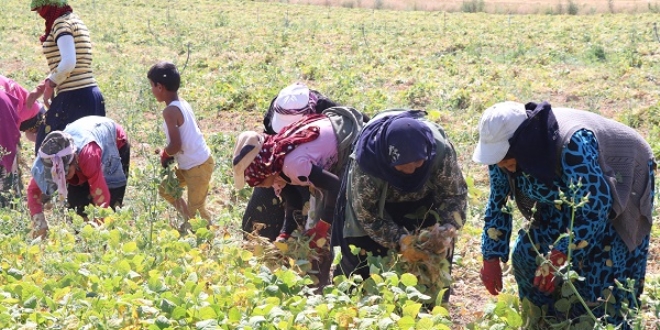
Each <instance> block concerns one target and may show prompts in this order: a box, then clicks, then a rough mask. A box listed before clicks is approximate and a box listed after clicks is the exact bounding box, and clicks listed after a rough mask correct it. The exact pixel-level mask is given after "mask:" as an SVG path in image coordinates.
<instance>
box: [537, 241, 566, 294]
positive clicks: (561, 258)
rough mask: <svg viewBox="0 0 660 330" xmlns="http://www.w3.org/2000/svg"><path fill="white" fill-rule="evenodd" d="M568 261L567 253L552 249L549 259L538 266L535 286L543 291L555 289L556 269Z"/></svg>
mask: <svg viewBox="0 0 660 330" xmlns="http://www.w3.org/2000/svg"><path fill="white" fill-rule="evenodd" d="M565 262H566V255H565V254H564V253H562V252H560V251H558V250H552V251H550V256H549V257H548V260H547V261H544V262H543V263H542V264H541V265H540V266H539V267H538V268H536V274H535V276H534V286H535V287H537V288H538V289H539V290H540V291H541V292H545V293H550V292H552V291H555V282H556V281H557V277H556V276H555V269H556V268H559V267H561V266H562V265H563V264H564V263H565Z"/></svg>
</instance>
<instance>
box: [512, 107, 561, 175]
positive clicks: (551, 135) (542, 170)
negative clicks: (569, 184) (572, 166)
mask: <svg viewBox="0 0 660 330" xmlns="http://www.w3.org/2000/svg"><path fill="white" fill-rule="evenodd" d="M525 109H526V110H527V119H526V120H525V121H523V122H522V124H520V126H519V127H518V129H517V130H516V132H515V133H513V136H512V137H511V139H509V144H510V147H509V151H508V153H507V156H508V157H514V158H515V159H516V161H517V162H518V166H519V167H520V168H521V169H522V170H523V171H524V172H526V173H528V174H530V175H532V176H534V177H535V178H537V179H539V180H540V181H541V182H543V183H544V184H546V185H547V186H548V187H550V188H552V187H554V184H553V180H554V178H555V177H556V168H557V144H558V143H559V126H558V124H557V119H556V118H555V115H554V113H553V112H552V107H551V106H550V103H548V102H545V101H544V102H543V103H541V104H536V103H532V102H530V103H527V104H525Z"/></svg>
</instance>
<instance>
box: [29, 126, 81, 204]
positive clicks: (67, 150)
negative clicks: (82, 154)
mask: <svg viewBox="0 0 660 330" xmlns="http://www.w3.org/2000/svg"><path fill="white" fill-rule="evenodd" d="M38 156H39V158H40V159H41V162H42V163H43V164H44V168H45V169H46V173H50V176H51V177H50V180H52V181H53V182H54V183H55V184H56V185H57V191H58V192H59V194H60V196H62V197H65V196H66V195H67V188H66V181H67V180H68V179H71V177H72V176H73V174H74V173H75V163H74V160H75V159H76V145H75V144H74V142H73V137H72V136H71V135H69V134H68V133H66V132H62V131H53V132H50V133H48V135H46V137H45V138H44V141H43V142H42V143H41V147H40V148H39V152H38Z"/></svg>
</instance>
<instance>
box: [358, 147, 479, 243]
mask: <svg viewBox="0 0 660 330" xmlns="http://www.w3.org/2000/svg"><path fill="white" fill-rule="evenodd" d="M436 157H440V156H437V155H436ZM431 161H436V160H431ZM351 166H352V170H351V171H350V172H351V173H350V174H349V175H350V177H349V178H347V179H348V180H349V182H350V185H351V188H350V196H348V203H350V204H351V207H352V208H353V211H354V212H355V218H356V220H357V222H358V224H359V225H360V226H361V227H362V229H363V230H364V232H366V233H367V235H368V236H369V237H370V238H371V239H373V240H374V241H376V242H377V243H378V244H380V245H382V246H384V247H387V248H389V249H396V248H398V246H399V240H400V238H401V237H402V236H403V235H405V234H408V230H407V229H406V228H405V227H403V226H401V225H400V224H397V223H396V222H395V219H392V217H391V216H390V215H389V214H387V213H386V212H383V216H382V217H381V216H380V213H381V212H380V205H379V204H380V200H381V195H382V193H383V188H384V182H383V181H382V180H380V179H377V178H375V177H373V176H370V175H368V174H366V173H365V172H363V171H362V170H361V169H360V168H359V165H358V164H357V162H355V161H353V162H352V163H351ZM385 189H387V191H386V192H385V194H386V195H385V204H387V203H399V202H413V201H420V200H423V199H425V198H430V204H429V205H428V208H426V212H428V211H429V210H432V211H434V212H436V213H437V215H438V218H439V219H440V222H441V223H449V224H452V225H453V226H454V227H456V228H461V227H462V226H463V223H464V220H465V209H466V207H467V185H466V183H465V179H464V178H463V174H462V172H461V169H460V166H459V164H458V162H457V160H456V154H455V153H454V152H453V148H452V149H451V152H446V153H445V154H444V156H443V158H442V159H441V160H439V164H438V165H437V166H435V168H434V169H433V172H432V173H431V176H430V178H429V180H428V182H427V183H426V184H425V185H424V186H423V187H422V189H420V190H419V191H415V192H411V193H403V192H401V191H399V190H397V189H396V188H394V187H391V186H390V187H387V188H385ZM429 196H430V197H429ZM397 220H399V221H401V220H402V219H397Z"/></svg>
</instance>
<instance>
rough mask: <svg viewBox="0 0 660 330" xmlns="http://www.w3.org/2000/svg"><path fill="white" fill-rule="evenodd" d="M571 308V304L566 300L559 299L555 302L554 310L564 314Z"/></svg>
mask: <svg viewBox="0 0 660 330" xmlns="http://www.w3.org/2000/svg"><path fill="white" fill-rule="evenodd" d="M570 308H571V303H570V302H569V301H568V299H566V298H561V299H559V300H557V301H556V302H555V309H557V311H558V312H560V313H566V312H568V310H569V309H570Z"/></svg>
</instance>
